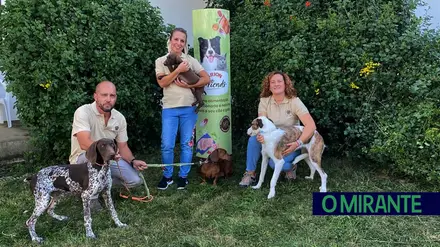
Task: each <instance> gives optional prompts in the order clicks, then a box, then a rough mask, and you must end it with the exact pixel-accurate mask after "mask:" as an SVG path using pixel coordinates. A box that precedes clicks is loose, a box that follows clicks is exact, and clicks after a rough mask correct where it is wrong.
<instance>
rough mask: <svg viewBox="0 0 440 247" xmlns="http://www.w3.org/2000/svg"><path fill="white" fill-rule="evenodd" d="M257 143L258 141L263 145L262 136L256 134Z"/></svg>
mask: <svg viewBox="0 0 440 247" xmlns="http://www.w3.org/2000/svg"><path fill="white" fill-rule="evenodd" d="M257 141H258V142H259V143H261V144H263V143H264V136H262V135H260V134H258V135H257Z"/></svg>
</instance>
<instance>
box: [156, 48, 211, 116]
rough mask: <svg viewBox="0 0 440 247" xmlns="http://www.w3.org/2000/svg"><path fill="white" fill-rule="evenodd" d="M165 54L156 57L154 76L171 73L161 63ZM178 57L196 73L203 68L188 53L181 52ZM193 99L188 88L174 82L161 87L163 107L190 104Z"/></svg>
mask: <svg viewBox="0 0 440 247" xmlns="http://www.w3.org/2000/svg"><path fill="white" fill-rule="evenodd" d="M167 56H168V54H167V55H165V56H163V57H160V58H158V59H156V76H157V75H159V74H164V75H169V74H170V73H171V72H170V70H169V69H168V67H167V66H165V65H163V63H164V62H165V60H166V59H167ZM180 57H181V58H182V60H183V61H188V64H189V66H190V69H192V70H193V71H194V72H195V73H196V74H200V72H201V71H202V70H204V68H203V67H202V65H201V64H200V63H199V62H198V61H197V60H196V59H195V58H193V57H191V56H190V55H186V54H184V53H182V55H181V56H180ZM194 101H195V98H194V95H193V93H192V91H191V89H189V88H183V87H179V86H177V85H176V84H175V83H171V84H170V85H169V86H168V87H165V88H164V89H163V98H162V104H163V106H162V107H163V109H165V108H174V107H182V106H191V105H192V103H194Z"/></svg>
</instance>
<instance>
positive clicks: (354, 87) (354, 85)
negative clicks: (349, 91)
mask: <svg viewBox="0 0 440 247" xmlns="http://www.w3.org/2000/svg"><path fill="white" fill-rule="evenodd" d="M350 87H351V88H353V89H359V86H358V85H356V84H355V83H354V82H352V83H350Z"/></svg>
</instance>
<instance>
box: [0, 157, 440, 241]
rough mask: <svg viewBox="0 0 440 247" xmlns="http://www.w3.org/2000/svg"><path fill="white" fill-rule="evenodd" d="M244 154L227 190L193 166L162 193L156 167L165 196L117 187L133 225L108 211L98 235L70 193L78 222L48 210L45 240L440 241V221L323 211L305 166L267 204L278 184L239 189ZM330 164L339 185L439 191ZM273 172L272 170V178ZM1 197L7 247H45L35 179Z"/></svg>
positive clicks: (4, 187)
mask: <svg viewBox="0 0 440 247" xmlns="http://www.w3.org/2000/svg"><path fill="white" fill-rule="evenodd" d="M146 160H147V163H148V162H150V163H159V161H160V156H159V154H154V155H151V154H150V155H149V157H148V159H146ZM234 160H235V163H234V165H235V174H234V176H233V177H232V178H229V179H227V180H220V182H219V185H218V186H217V187H213V186H212V185H211V184H209V185H200V178H199V177H198V175H197V173H196V169H193V170H192V172H191V175H190V185H189V186H188V190H186V191H177V190H176V187H175V186H176V185H173V186H171V188H169V189H168V190H167V191H158V190H157V189H156V188H155V187H156V185H157V182H158V181H159V178H160V176H161V170H160V168H150V169H148V170H147V171H146V172H144V175H145V178H146V179H147V183H148V186H149V187H150V191H151V193H152V194H153V195H154V196H155V199H154V200H153V201H152V202H150V203H140V202H135V201H130V200H124V199H121V198H119V197H118V196H117V192H118V191H116V190H115V191H114V192H115V193H114V201H115V205H116V209H117V212H118V214H119V218H120V219H121V221H122V222H124V223H127V224H128V225H129V227H128V228H123V229H120V228H116V227H115V225H114V223H113V221H112V220H111V218H110V216H109V214H108V213H107V211H102V212H98V213H96V214H94V215H93V229H94V232H95V234H96V235H97V237H98V239H97V240H89V239H86V238H85V230H84V225H83V216H82V215H83V214H82V204H81V202H80V200H79V198H70V199H66V200H64V201H62V202H61V203H60V204H59V205H58V206H57V210H56V212H58V213H59V214H62V215H67V216H69V217H70V219H69V220H67V221H66V222H58V221H56V220H55V219H52V218H51V217H49V216H48V215H47V214H44V215H43V216H41V217H40V218H39V221H38V222H37V227H36V230H37V233H38V234H39V236H41V237H44V239H45V242H44V243H43V245H42V246H75V247H76V246H94V247H95V246H440V221H439V218H437V217H417V216H408V217H401V216H356V217H353V216H337V217H334V216H332V217H329V216H325V217H322V216H313V215H312V192H315V191H318V188H319V185H320V179H319V175H318V174H316V177H315V180H314V181H308V180H305V179H304V176H306V175H308V173H309V171H308V167H307V165H306V164H305V163H301V165H300V166H299V169H298V179H297V180H296V181H294V182H292V183H289V182H287V181H280V182H279V184H278V186H277V195H276V197H275V199H272V200H267V199H266V197H267V194H268V192H269V188H268V186H269V185H268V182H265V183H264V184H263V188H262V189H261V190H258V191H255V190H253V189H250V188H248V189H243V188H239V187H238V182H239V181H240V178H241V175H242V173H243V170H244V161H245V158H244V151H243V150H241V151H239V152H238V153H234ZM324 168H325V170H326V172H327V174H328V176H329V177H328V189H329V191H438V189H439V188H433V187H427V186H425V187H424V186H422V185H419V184H416V183H411V182H408V181H406V180H403V179H401V178H396V177H389V176H387V175H386V174H383V173H381V172H379V171H377V170H374V169H372V168H371V167H370V166H368V165H366V164H362V163H361V162H352V161H348V160H339V159H331V158H328V157H326V156H324ZM26 169H27V168H26V167H25V164H19V165H17V166H15V167H13V168H12V169H9V170H8V173H7V175H9V176H21V175H23V173H24V171H25V170H26ZM175 172H177V170H175ZM3 173H4V171H3ZM271 174H272V170H271V169H270V170H269V172H268V174H267V175H266V176H267V177H266V181H268V180H269V176H271ZM3 175H4V174H3ZM140 192H142V191H141V190H140ZM0 195H1V196H0V205H1V206H0V234H1V235H0V246H36V245H35V244H32V243H31V242H30V237H29V234H28V231H27V228H25V224H24V223H25V221H26V220H27V219H28V217H29V216H30V214H31V212H32V210H33V204H34V201H33V197H32V195H31V192H30V191H29V188H28V184H25V183H24V182H23V181H22V179H0Z"/></svg>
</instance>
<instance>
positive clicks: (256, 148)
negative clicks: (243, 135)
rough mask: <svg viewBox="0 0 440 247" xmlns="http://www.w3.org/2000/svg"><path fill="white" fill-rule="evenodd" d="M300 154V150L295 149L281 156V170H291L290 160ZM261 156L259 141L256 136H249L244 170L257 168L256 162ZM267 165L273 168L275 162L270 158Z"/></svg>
mask: <svg viewBox="0 0 440 247" xmlns="http://www.w3.org/2000/svg"><path fill="white" fill-rule="evenodd" d="M300 154H301V150H296V151H295V152H292V153H290V154H288V155H286V156H284V157H283V159H284V165H283V169H282V170H283V171H288V170H291V169H292V167H293V165H292V162H293V160H294V159H295V158H296V156H298V155H300ZM260 156H261V143H259V142H258V141H257V136H251V137H249V140H248V146H247V153H246V171H255V170H256V169H257V162H258V159H259V158H260ZM269 166H270V167H272V169H273V168H274V166H275V164H274V162H273V160H272V159H269Z"/></svg>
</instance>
